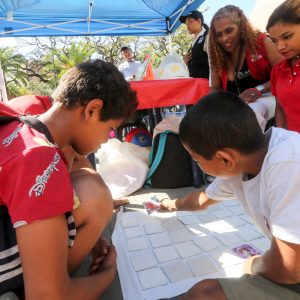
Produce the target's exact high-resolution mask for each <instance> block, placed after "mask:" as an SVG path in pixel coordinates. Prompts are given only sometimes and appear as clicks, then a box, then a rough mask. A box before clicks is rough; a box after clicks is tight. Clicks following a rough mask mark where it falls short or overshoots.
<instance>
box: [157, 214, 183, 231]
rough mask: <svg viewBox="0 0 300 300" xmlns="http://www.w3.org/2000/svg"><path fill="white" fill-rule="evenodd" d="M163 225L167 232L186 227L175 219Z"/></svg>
mask: <svg viewBox="0 0 300 300" xmlns="http://www.w3.org/2000/svg"><path fill="white" fill-rule="evenodd" d="M162 225H163V226H164V227H165V229H166V230H167V231H174V230H177V229H180V228H183V227H184V225H183V224H182V223H181V222H180V221H178V220H177V219H176V218H174V217H173V218H170V219H169V220H168V221H166V222H164V223H162Z"/></svg>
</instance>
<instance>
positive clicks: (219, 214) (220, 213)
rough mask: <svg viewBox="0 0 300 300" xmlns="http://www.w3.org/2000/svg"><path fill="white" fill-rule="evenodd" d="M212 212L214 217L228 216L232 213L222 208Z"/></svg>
mask: <svg viewBox="0 0 300 300" xmlns="http://www.w3.org/2000/svg"><path fill="white" fill-rule="evenodd" d="M213 214H214V215H215V216H216V217H218V218H219V219H222V218H226V217H230V216H232V215H233V213H232V212H231V211H229V210H228V209H223V210H219V211H215V212H213Z"/></svg>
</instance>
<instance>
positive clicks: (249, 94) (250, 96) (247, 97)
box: [239, 88, 262, 103]
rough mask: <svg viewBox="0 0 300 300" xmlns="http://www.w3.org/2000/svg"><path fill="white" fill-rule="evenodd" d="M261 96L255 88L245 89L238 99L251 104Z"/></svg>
mask: <svg viewBox="0 0 300 300" xmlns="http://www.w3.org/2000/svg"><path fill="white" fill-rule="evenodd" d="M261 96H262V95H261V92H260V91H258V90H257V89H255V88H250V89H247V90H245V91H243V92H242V93H241V94H240V95H239V97H240V98H241V99H242V100H244V101H245V102H246V103H251V102H255V101H256V100H257V99H258V98H260V97H261Z"/></svg>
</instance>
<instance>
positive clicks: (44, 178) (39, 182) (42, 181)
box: [29, 153, 60, 197]
mask: <svg viewBox="0 0 300 300" xmlns="http://www.w3.org/2000/svg"><path fill="white" fill-rule="evenodd" d="M59 161H60V156H59V154H58V153H55V155H54V158H53V161H52V162H51V164H50V165H49V166H48V167H47V169H46V170H45V171H44V172H43V174H42V175H38V176H37V177H36V180H35V181H36V183H35V184H34V185H33V186H32V188H31V189H30V191H29V197H31V196H32V195H33V194H35V196H36V197H39V196H41V195H42V194H43V192H44V190H45V187H46V183H47V182H48V180H49V178H50V176H51V174H52V173H53V172H54V171H56V172H58V169H57V167H56V166H57V165H58V163H59Z"/></svg>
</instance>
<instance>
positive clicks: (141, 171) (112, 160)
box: [98, 139, 150, 199]
mask: <svg viewBox="0 0 300 300" xmlns="http://www.w3.org/2000/svg"><path fill="white" fill-rule="evenodd" d="M149 151H150V150H149V149H147V148H145V147H140V146H137V145H134V144H132V143H127V142H120V141H119V140H118V139H110V140H108V142H107V143H105V144H102V146H101V148H100V149H99V150H98V157H99V174H100V175H101V177H102V178H103V180H104V182H105V183H106V184H107V186H108V187H109V189H110V191H111V193H112V197H113V199H117V198H120V197H124V196H128V195H130V194H131V193H133V192H135V191H136V190H138V189H139V188H141V187H142V186H143V184H144V182H145V179H146V176H147V173H148V171H149V167H148V164H149Z"/></svg>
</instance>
